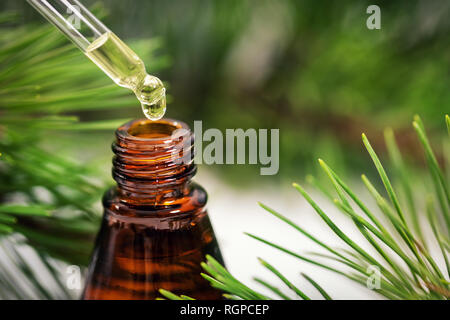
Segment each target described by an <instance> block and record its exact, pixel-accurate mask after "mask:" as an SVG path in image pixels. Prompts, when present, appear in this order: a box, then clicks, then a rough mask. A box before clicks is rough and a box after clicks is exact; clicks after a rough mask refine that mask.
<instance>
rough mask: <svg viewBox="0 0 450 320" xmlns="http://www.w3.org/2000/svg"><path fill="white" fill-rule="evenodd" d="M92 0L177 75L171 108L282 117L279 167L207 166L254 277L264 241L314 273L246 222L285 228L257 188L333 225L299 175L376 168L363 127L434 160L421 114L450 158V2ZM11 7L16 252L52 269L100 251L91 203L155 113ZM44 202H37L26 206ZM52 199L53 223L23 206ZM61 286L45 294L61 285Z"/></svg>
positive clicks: (2, 144)
mask: <svg viewBox="0 0 450 320" xmlns="http://www.w3.org/2000/svg"><path fill="white" fill-rule="evenodd" d="M82 2H83V3H84V4H85V5H86V6H89V7H91V8H93V10H94V11H95V12H96V14H97V15H99V16H100V17H102V20H103V21H104V22H105V24H106V25H107V26H109V27H110V29H111V30H112V31H113V32H115V33H116V34H117V35H118V36H119V37H121V38H123V39H124V40H125V41H126V42H127V43H129V44H130V46H131V47H132V48H133V49H134V50H135V51H136V52H137V53H138V54H139V55H140V56H141V57H142V58H143V60H144V61H145V63H146V65H147V69H148V71H149V72H150V73H152V74H154V75H156V76H158V77H159V78H160V79H162V80H163V81H164V83H165V85H166V86H167V88H168V94H169V100H168V111H167V114H166V116H167V117H170V118H175V119H180V120H182V121H185V122H187V123H188V124H190V125H192V124H193V121H194V120H202V121H203V127H204V128H205V129H206V128H219V129H223V130H224V129H225V128H243V129H247V128H279V129H280V171H279V174H278V175H277V176H260V175H259V166H242V165H240V166H238V165H236V166H204V165H203V166H201V167H200V169H199V174H198V177H197V181H199V182H200V183H201V184H202V185H203V186H204V187H205V188H206V190H207V191H208V193H209V195H210V203H209V211H210V214H211V217H212V220H213V224H214V226H215V228H216V232H217V234H218V237H219V240H220V241H221V243H222V246H223V250H224V253H225V258H226V261H227V262H228V266H229V268H230V270H231V271H232V272H235V273H236V274H238V275H241V278H242V279H243V280H246V279H250V278H251V276H252V275H254V274H253V273H254V270H255V268H256V265H257V262H256V261H253V260H256V259H253V255H254V256H255V258H256V255H267V256H269V257H274V256H275V257H276V258H274V259H275V260H277V261H280V264H281V265H282V266H285V269H286V270H285V271H286V272H288V273H289V272H291V274H293V275H295V274H297V273H298V270H299V267H298V266H293V267H289V262H288V260H286V262H283V261H284V260H283V259H284V258H283V257H279V254H278V255H275V254H276V252H274V251H270V249H266V248H261V245H259V244H257V243H255V242H254V241H253V242H252V240H250V239H247V238H246V237H245V236H244V235H242V232H243V231H252V232H254V233H258V232H259V233H264V232H265V233H266V234H267V235H271V236H272V237H277V236H279V234H280V232H284V231H283V229H282V228H283V227H282V226H280V228H278V229H277V228H276V227H274V226H271V225H272V223H273V220H271V218H270V217H267V216H266V215H265V214H264V213H263V212H262V210H261V209H259V208H258V207H257V204H256V202H257V201H263V202H264V203H267V204H269V205H271V206H272V207H275V208H277V209H279V211H280V212H284V213H286V214H289V215H292V216H296V217H297V219H299V220H300V221H303V222H304V223H306V224H307V225H309V226H310V228H312V229H317V231H318V232H319V233H320V232H322V231H323V230H322V229H321V227H320V222H319V221H318V220H317V221H316V220H314V219H315V217H313V216H312V215H311V214H310V213H311V211H312V210H311V209H310V208H309V207H308V206H307V205H306V203H305V202H304V201H302V200H301V199H300V197H298V196H297V194H296V193H295V191H293V190H291V188H290V184H291V183H292V182H293V181H299V182H303V181H304V180H305V176H306V175H307V174H310V173H312V174H315V173H316V171H317V165H316V162H317V161H316V159H317V158H318V157H321V158H323V159H325V160H327V163H328V164H329V165H331V166H332V167H333V168H335V170H336V171H338V172H339V173H340V174H341V175H342V176H345V177H348V178H349V179H350V180H353V179H356V178H358V177H359V175H360V174H361V173H362V172H366V173H368V174H369V175H371V174H373V173H374V169H373V167H372V164H371V162H370V159H369V158H368V156H367V153H366V152H365V150H364V147H363V145H362V143H361V133H362V132H365V133H366V134H367V136H368V137H369V139H370V140H371V143H372V145H373V147H374V148H375V149H376V150H377V152H378V153H379V154H380V156H381V157H382V159H384V158H385V151H386V147H385V145H384V138H383V130H384V128H386V127H392V128H393V129H394V130H395V132H396V138H397V141H398V142H399V145H400V149H401V151H402V153H404V155H405V157H406V158H407V159H408V163H410V164H411V166H412V167H413V168H415V169H414V170H417V171H418V172H420V170H421V168H422V167H424V158H423V156H422V150H421V149H420V148H419V147H418V144H417V139H416V137H415V135H414V132H413V130H412V129H411V121H412V119H413V116H414V115H415V114H420V116H421V117H422V119H423V120H424V122H425V124H426V126H427V130H428V132H429V134H430V137H431V140H432V143H433V145H434V146H437V147H438V149H437V153H438V157H439V159H440V160H441V159H442V157H443V155H442V152H440V150H442V148H441V146H442V141H443V138H444V137H445V135H446V131H445V128H444V122H443V119H444V115H445V113H448V112H449V111H450V90H449V89H448V88H449V87H450V77H449V75H450V73H449V70H450V69H449V67H450V38H449V34H450V19H448V17H449V16H450V2H449V1H445V0H435V1H426V0H410V1H406V0H404V1H377V2H376V4H377V5H379V6H380V7H381V26H382V28H381V30H368V28H367V27H366V19H367V18H368V16H369V15H368V14H366V8H367V7H368V6H369V5H370V4H374V3H373V2H372V1H346V0H343V1H317V0H301V1H298V0H283V1H270V0H263V1H240V0H228V1H219V0H211V1H196V0H190V1H185V0H183V1H181V0H173V1H163V0H152V1H123V0H102V1H90V0H84V1H82ZM0 9H1V15H0V22H1V25H0V45H1V46H0V152H1V153H2V157H1V158H0V183H1V186H0V202H2V203H3V204H4V206H16V207H15V210H16V212H15V213H14V214H17V216H18V217H17V219H18V220H19V222H20V223H18V224H16V225H15V226H9V225H8V224H6V226H7V227H8V228H11V230H9V229H8V228H6V227H4V229H5V230H3V231H4V232H5V233H6V232H8V233H10V232H13V235H12V236H10V238H9V240H8V241H9V242H8V243H7V244H5V245H4V246H6V247H5V248H4V250H5V251H6V252H7V253H8V252H9V255H10V256H13V258H14V259H13V261H15V263H16V264H17V263H19V262H20V263H23V264H24V265H25V266H22V268H21V270H22V272H25V273H26V271H24V270H26V266H27V265H28V264H31V265H33V263H40V264H44V265H45V266H46V267H47V268H49V270H50V271H51V270H57V268H55V267H54V266H55V264H56V265H59V264H58V263H61V262H60V261H64V262H65V263H74V264H79V265H85V264H86V259H87V258H86V257H88V255H89V254H88V253H89V252H90V245H91V242H92V239H91V236H92V234H95V231H96V224H95V223H94V224H92V223H90V222H89V221H91V220H89V219H90V218H89V217H88V218H86V217H85V216H95V215H98V214H99V213H100V212H101V206H100V205H99V201H98V200H99V199H100V197H101V193H102V191H103V190H104V189H105V186H107V185H109V184H112V183H113V182H112V179H111V178H110V177H109V175H110V168H111V165H110V163H111V162H110V159H111V157H112V154H111V151H110V143H111V141H112V140H113V132H114V129H115V128H116V127H118V126H119V125H120V124H121V123H123V122H125V121H126V120H127V119H131V118H138V117H142V113H141V110H140V108H139V106H138V105H137V103H136V102H137V101H136V100H135V98H134V97H133V96H132V93H130V92H128V91H127V90H126V89H122V88H118V87H116V86H115V85H114V84H112V82H111V80H110V79H109V78H107V77H106V76H105V75H104V74H103V73H102V72H101V71H100V70H97V69H96V67H95V66H94V65H93V64H92V63H91V62H90V61H88V60H87V59H86V58H85V57H84V56H83V55H82V53H81V52H78V51H77V50H76V49H75V48H72V47H73V46H72V45H71V44H70V43H69V42H68V41H67V40H66V39H65V38H64V37H63V36H62V35H60V34H59V32H58V31H56V29H54V28H53V27H52V26H50V25H49V24H48V23H47V22H46V21H45V20H44V19H43V18H42V17H40V16H39V15H38V14H37V13H36V12H34V9H32V8H31V7H30V6H29V5H28V4H27V3H26V2H25V1H13V0H3V1H2V2H1V3H0ZM417 181H420V177H419V176H418V177H417ZM355 183H357V182H355ZM30 205H32V208H33V210H35V211H32V212H31V213H30V212H28V211H27V210H26V209H25V208H24V207H25V206H27V207H30ZM324 206H325V207H326V206H327V204H324ZM9 210H11V208H9ZM39 210H42V211H39ZM329 210H330V211H333V210H334V209H331V208H329ZM0 212H1V209H0ZM45 212H52V213H54V215H55V217H54V218H51V219H50V220H51V223H48V221H47V222H45V223H44V222H41V221H40V220H39V219H38V220H39V221H36V220H33V219H31V220H30V218H23V216H24V215H30V214H39V213H45ZM86 212H87V213H88V214H87V215H86ZM80 217H81V218H80ZM59 218H61V219H59ZM70 219H72V220H70ZM74 221H76V222H77V224H74ZM61 228H67V229H63V230H65V231H67V233H66V235H68V236H67V239H66V242H67V243H65V244H64V245H65V246H63V245H62V244H60V243H59V244H55V241H56V239H60V238H61V237H62V235H61ZM40 231H42V232H40ZM323 232H324V233H326V231H323ZM17 233H19V234H20V235H18V234H17ZM328 233H329V232H328ZM283 234H284V233H283ZM285 234H286V237H285V239H284V240H282V241H283V242H285V243H290V244H292V243H298V246H299V247H301V248H305V246H304V245H302V243H301V242H298V240H296V238H295V237H294V235H295V234H294V235H293V237H292V238H290V237H289V236H288V235H287V234H288V233H287V232H286V233H285ZM325 237H327V235H325ZM80 239H81V240H80ZM330 239H333V238H332V237H331V236H330ZM243 241H244V242H243ZM18 243H28V244H30V243H31V244H32V245H33V248H34V249H33V250H36V252H35V253H34V255H36V256H37V257H39V258H40V259H44V260H43V261H44V263H43V262H42V261H38V262H30V261H29V260H26V261H22V260H21V259H22V258H21V255H22V251H23V250H31V249H30V248H28V247H24V249H20V248H19V245H18ZM243 243H244V245H243ZM67 248H69V249H70V250H72V251H70V250H68V249H67ZM242 248H245V250H243V249H242ZM306 248H307V246H306ZM17 250H19V251H17ZM21 250H22V251H21ZM248 250H251V252H252V253H254V254H252V257H248ZM30 255H31V253H27V254H25V256H26V257H29V256H30ZM35 258H36V257H35ZM34 260H38V259H37V258H36V259H34ZM34 260H33V261H34ZM5 261H6V260H5ZM18 261H19V262H18ZM4 264H7V262H5V263H4ZM4 268H5V270H6V269H8V267H7V266H4ZM24 268H25V269H24ZM306 268H308V267H306ZM309 268H310V267H309ZM302 270H303V269H302ZM5 272H6V271H5ZM55 272H56V271H55ZM312 274H313V275H314V273H312ZM320 277H321V278H323V279H324V280H323V281H325V283H326V285H325V286H326V287H327V288H329V290H330V292H332V293H334V294H336V295H337V296H338V297H340V298H348V297H353V298H362V297H366V296H365V295H364V294H366V293H361V292H359V291H358V290H357V289H355V290H356V291H351V290H349V289H348V288H349V287H348V284H346V285H343V284H342V282H333V281H335V280H334V277H333V275H332V274H331V275H330V276H329V278H326V277H327V276H323V275H322V274H320ZM38 278H39V276H38ZM35 282H39V279H37V280H35ZM2 283H3V288H7V283H8V279H1V278H0V284H2ZM5 283H6V284H5ZM24 286H26V285H24ZM34 290H35V289H34ZM333 290H334V291H333ZM6 291H7V290H6ZM6 291H5V290H4V294H3V295H4V297H6V298H7V297H8V294H9V293H5V292H6ZM45 291H46V290H45V289H44V288H40V289H38V292H40V293H39V294H42V292H45ZM24 292H26V290H24ZM24 292H22V293H23V294H25V293H24ZM52 292H53V291H51V290H50V293H48V292H47V293H46V294H47V295H48V296H46V295H44V297H47V298H48V297H54V295H53V293H52ZM19 293H20V292H19ZM27 294H29V295H30V296H32V297H34V296H33V294H34V295H36V293H27ZM39 294H38V295H37V296H38V297H41V295H39ZM70 294H73V293H70ZM74 295H75V296H76V293H75V294H74ZM63 296H64V295H63V294H62V293H61V297H63Z"/></svg>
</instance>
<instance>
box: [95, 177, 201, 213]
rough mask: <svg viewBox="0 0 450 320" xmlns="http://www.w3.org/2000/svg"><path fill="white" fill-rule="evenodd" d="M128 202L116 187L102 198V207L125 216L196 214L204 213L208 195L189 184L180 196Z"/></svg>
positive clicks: (194, 185)
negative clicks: (157, 200)
mask: <svg viewBox="0 0 450 320" xmlns="http://www.w3.org/2000/svg"><path fill="white" fill-rule="evenodd" d="M152 200H153V198H152V199H151V200H150V201H143V202H142V203H139V202H136V201H128V200H127V199H126V198H123V196H121V195H120V192H119V189H118V187H116V186H115V187H111V188H110V189H109V190H107V191H106V192H105V194H104V196H103V206H104V208H105V209H106V210H109V211H112V212H114V213H116V214H120V215H126V216H177V215H178V216H179V215H186V214H187V215H189V214H196V213H201V212H204V211H206V208H205V207H206V203H207V200H208V195H207V193H206V191H205V189H204V188H203V187H202V186H200V185H199V184H197V183H194V182H192V183H190V184H189V186H187V187H186V190H185V191H184V192H183V194H182V195H180V196H178V197H174V198H169V199H166V200H164V201H161V202H156V200H155V203H152Z"/></svg>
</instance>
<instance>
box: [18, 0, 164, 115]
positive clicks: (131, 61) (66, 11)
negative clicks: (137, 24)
mask: <svg viewBox="0 0 450 320" xmlns="http://www.w3.org/2000/svg"><path fill="white" fill-rule="evenodd" d="M27 1H28V2H29V3H30V4H31V5H32V6H33V7H34V8H35V9H36V10H37V11H39V13H40V14H41V15H43V16H44V17H45V18H46V19H47V20H48V21H49V22H51V23H52V24H53V25H55V26H56V27H57V28H58V29H59V30H60V31H61V32H62V33H63V34H64V35H65V36H66V37H67V38H69V40H71V41H72V42H73V43H74V44H75V45H76V46H77V47H78V48H79V49H80V50H81V51H83V52H84V54H85V55H86V56H87V57H88V58H89V59H91V60H92V61H93V62H94V63H95V64H96V65H97V66H98V67H99V68H100V69H102V70H103V72H105V73H106V74H107V75H108V76H109V77H110V78H111V79H112V80H113V81H114V82H115V83H116V84H118V85H119V86H121V87H125V88H128V89H131V90H133V92H134V93H135V94H136V97H137V98H138V100H139V101H140V102H141V105H142V110H143V112H144V114H145V116H146V117H147V118H149V119H150V120H158V119H160V118H162V117H163V116H164V113H165V111H166V89H165V88H164V85H163V84H162V82H161V80H159V79H158V78H156V77H154V76H151V75H149V74H148V73H147V71H146V70H145V65H144V62H143V61H142V60H141V59H140V58H139V56H138V55H137V54H136V53H135V52H134V51H133V50H131V49H130V48H129V47H128V46H127V45H126V44H125V43H124V42H123V41H122V40H120V39H119V38H118V37H117V36H116V35H115V34H114V33H113V32H111V31H110V30H109V29H108V28H107V27H106V26H105V25H104V24H103V23H102V22H101V21H100V20H98V19H97V18H96V17H95V16H94V15H93V14H92V13H91V12H90V11H89V10H88V9H86V8H85V7H84V6H83V5H82V4H81V3H80V2H79V1H78V0H27ZM74 67H75V66H74Z"/></svg>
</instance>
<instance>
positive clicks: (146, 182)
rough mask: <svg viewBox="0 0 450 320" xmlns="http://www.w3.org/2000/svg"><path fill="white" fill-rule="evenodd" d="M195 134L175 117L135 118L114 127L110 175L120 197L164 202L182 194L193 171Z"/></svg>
mask: <svg viewBox="0 0 450 320" xmlns="http://www.w3.org/2000/svg"><path fill="white" fill-rule="evenodd" d="M193 146H194V135H193V133H192V132H191V131H190V129H189V127H188V126H187V125H186V124H185V123H183V122H179V121H176V120H170V119H162V120H159V121H150V120H135V121H131V122H129V123H127V124H125V125H123V126H121V127H120V128H118V129H117V131H116V141H115V142H114V143H113V145H112V149H113V152H114V153H115V156H114V158H113V170H112V173H113V178H114V180H115V181H116V182H117V185H118V189H119V193H118V194H119V197H120V198H121V201H123V202H128V203H131V204H141V205H161V204H162V205H164V204H168V203H170V202H173V201H174V200H175V199H177V198H181V197H183V195H185V193H186V192H187V189H188V186H189V183H190V181H191V179H192V177H193V176H194V175H195V173H196V170H197V169H196V166H195V164H194V162H193V158H194V148H193Z"/></svg>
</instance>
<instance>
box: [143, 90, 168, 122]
mask: <svg viewBox="0 0 450 320" xmlns="http://www.w3.org/2000/svg"><path fill="white" fill-rule="evenodd" d="M142 111H143V112H144V114H145V116H146V117H147V119H149V120H152V121H156V120H159V119H161V118H162V117H163V116H164V114H165V113H166V96H164V97H163V98H161V99H160V100H159V101H158V102H156V103H153V104H145V103H142Z"/></svg>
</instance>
